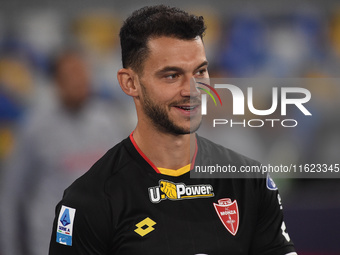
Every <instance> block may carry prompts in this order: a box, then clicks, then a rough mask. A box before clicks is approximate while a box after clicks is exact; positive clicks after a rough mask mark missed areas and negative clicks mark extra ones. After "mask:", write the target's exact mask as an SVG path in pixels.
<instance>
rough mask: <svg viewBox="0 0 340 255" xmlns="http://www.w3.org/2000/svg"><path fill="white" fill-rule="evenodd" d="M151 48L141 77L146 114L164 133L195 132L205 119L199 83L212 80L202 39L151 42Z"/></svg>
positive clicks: (143, 108) (141, 95) (141, 97)
mask: <svg viewBox="0 0 340 255" xmlns="http://www.w3.org/2000/svg"><path fill="white" fill-rule="evenodd" d="M148 48H149V54H148V56H147V58H146V60H145V61H144V68H143V74H141V76H139V81H140V93H139V95H140V96H139V102H140V107H141V111H142V113H143V114H145V116H146V117H147V121H150V123H151V124H153V125H154V126H155V127H156V128H157V129H158V130H160V131H162V132H168V133H172V134H189V133H192V132H195V131H196V130H197V129H198V127H199V125H200V123H201V119H202V116H201V114H200V108H201V107H200V105H201V100H200V92H199V91H198V90H197V89H196V86H195V79H199V78H208V77H209V75H208V71H207V66H208V62H207V60H206V56H205V51H204V47H203V43H202V40H201V38H199V37H197V38H195V39H192V40H180V39H176V38H172V37H159V38H155V39H150V40H149V42H148ZM137 107H138V106H137Z"/></svg>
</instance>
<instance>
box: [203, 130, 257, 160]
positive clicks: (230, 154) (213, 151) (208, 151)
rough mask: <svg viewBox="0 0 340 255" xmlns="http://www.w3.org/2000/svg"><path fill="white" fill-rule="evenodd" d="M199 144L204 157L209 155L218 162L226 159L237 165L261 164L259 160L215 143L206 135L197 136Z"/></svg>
mask: <svg viewBox="0 0 340 255" xmlns="http://www.w3.org/2000/svg"><path fill="white" fill-rule="evenodd" d="M197 144H198V148H199V150H200V154H201V156H202V157H207V156H209V158H211V159H214V160H215V161H217V162H220V161H224V162H228V163H230V164H236V165H260V163H259V162H258V161H256V160H254V159H251V158H249V157H247V156H244V155H242V154H240V153H238V152H236V151H234V150H232V149H229V148H226V147H224V146H222V145H220V144H217V143H214V142H212V141H210V140H208V139H206V138H204V137H200V136H197Z"/></svg>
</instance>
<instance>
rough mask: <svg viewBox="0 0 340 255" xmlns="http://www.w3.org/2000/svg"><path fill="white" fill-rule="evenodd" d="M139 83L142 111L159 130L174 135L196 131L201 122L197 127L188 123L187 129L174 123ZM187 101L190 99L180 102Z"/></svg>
mask: <svg viewBox="0 0 340 255" xmlns="http://www.w3.org/2000/svg"><path fill="white" fill-rule="evenodd" d="M140 85H141V88H142V93H143V102H142V106H143V109H144V112H145V113H146V115H147V116H148V117H149V118H150V119H151V121H152V123H153V124H154V125H155V126H156V127H158V129H159V130H161V131H163V132H167V133H171V134H174V135H186V134H191V133H194V132H196V131H197V129H198V128H199V127H200V125H201V122H200V123H199V124H198V125H197V127H192V126H191V125H190V127H189V129H185V128H182V127H180V126H178V125H176V124H175V123H174V122H173V121H171V120H170V118H169V115H168V114H167V112H166V111H165V109H164V108H162V107H161V106H159V105H156V104H154V103H153V102H152V100H151V99H150V97H149V96H148V94H147V92H146V89H145V87H144V85H143V84H140ZM188 102H190V99H188V100H186V102H181V103H188ZM176 104H178V102H176ZM174 105H175V104H174Z"/></svg>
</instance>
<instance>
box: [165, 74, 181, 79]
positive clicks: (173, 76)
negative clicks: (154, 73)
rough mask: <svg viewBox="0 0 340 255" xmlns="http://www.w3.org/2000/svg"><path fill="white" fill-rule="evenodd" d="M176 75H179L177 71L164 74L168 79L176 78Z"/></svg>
mask: <svg viewBox="0 0 340 255" xmlns="http://www.w3.org/2000/svg"><path fill="white" fill-rule="evenodd" d="M178 77H179V74H178V73H173V74H167V75H166V76H165V78H166V79H168V80H174V79H176V78H178Z"/></svg>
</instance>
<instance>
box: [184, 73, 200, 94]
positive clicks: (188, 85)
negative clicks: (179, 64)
mask: <svg viewBox="0 0 340 255" xmlns="http://www.w3.org/2000/svg"><path fill="white" fill-rule="evenodd" d="M183 83H184V84H183V89H182V90H181V96H183V97H198V96H199V95H200V94H201V92H200V90H199V89H197V83H196V80H195V78H194V77H191V78H188V79H186V80H185V81H184V82H183Z"/></svg>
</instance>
